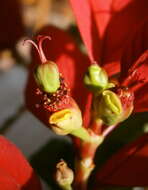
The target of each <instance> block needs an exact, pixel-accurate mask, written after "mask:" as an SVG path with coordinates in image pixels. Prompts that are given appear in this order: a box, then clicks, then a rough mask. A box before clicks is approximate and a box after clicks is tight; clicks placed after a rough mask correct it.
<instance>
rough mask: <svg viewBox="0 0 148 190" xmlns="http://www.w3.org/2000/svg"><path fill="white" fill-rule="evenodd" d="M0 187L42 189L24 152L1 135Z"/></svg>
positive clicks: (28, 189)
mask: <svg viewBox="0 0 148 190" xmlns="http://www.w3.org/2000/svg"><path fill="white" fill-rule="evenodd" d="M0 189H2V190H22V189H23V190H32V189H35V190H41V185H40V182H39V180H38V178H37V176H36V175H35V173H34V171H33V169H32V168H31V166H30V165H29V164H28V162H27V161H26V160H25V158H24V156H23V155H22V153H21V152H20V151H19V150H18V149H17V148H16V147H15V145H14V144H12V143H11V142H9V141H8V140H7V139H6V138H4V137H3V136H0Z"/></svg>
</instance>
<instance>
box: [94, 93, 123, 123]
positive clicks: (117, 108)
mask: <svg viewBox="0 0 148 190" xmlns="http://www.w3.org/2000/svg"><path fill="white" fill-rule="evenodd" d="M95 103H96V105H95V109H96V112H97V115H98V117H100V118H101V119H102V120H103V122H104V123H105V124H106V125H108V126H110V125H115V124H117V123H118V122H120V120H121V117H122V113H123V108H122V104H121V101H120V98H119V97H118V96H117V95H116V94H115V93H114V92H112V91H110V90H105V91H104V92H103V93H102V95H101V98H100V99H99V101H98V100H97V102H95Z"/></svg>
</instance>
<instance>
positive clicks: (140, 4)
mask: <svg viewBox="0 0 148 190" xmlns="http://www.w3.org/2000/svg"><path fill="white" fill-rule="evenodd" d="M147 7H148V1H147V0H134V1H133V0H125V1H122V0H115V1H112V4H111V8H110V15H111V16H110V20H109V22H108V25H107V27H106V30H105V33H104V39H103V47H102V61H103V63H104V64H108V63H111V62H116V61H119V60H120V58H121V56H122V53H123V51H124V48H125V46H126V43H127V42H128V41H129V40H130V38H131V36H132V35H133V33H134V32H135V30H137V28H139V26H140V25H141V23H142V22H143V21H144V20H145V18H146V17H147Z"/></svg>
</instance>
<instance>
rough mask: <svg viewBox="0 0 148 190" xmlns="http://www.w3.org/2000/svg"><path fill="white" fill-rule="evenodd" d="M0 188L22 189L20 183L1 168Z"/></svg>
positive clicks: (3, 189) (8, 189)
mask: <svg viewBox="0 0 148 190" xmlns="http://www.w3.org/2000/svg"><path fill="white" fill-rule="evenodd" d="M0 189H2V190H20V189H21V188H20V185H19V184H18V183H17V182H16V181H15V179H14V178H12V177H11V176H10V175H8V174H7V173H6V172H5V171H3V170H1V169H0Z"/></svg>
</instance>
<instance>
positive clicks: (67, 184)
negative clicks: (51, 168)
mask: <svg viewBox="0 0 148 190" xmlns="http://www.w3.org/2000/svg"><path fill="white" fill-rule="evenodd" d="M56 168H57V171H56V174H55V179H56V182H57V184H58V185H59V186H60V187H61V188H62V189H63V190H71V189H72V188H71V184H72V182H73V180H74V173H73V171H72V170H71V169H70V168H69V167H68V166H67V164H66V162H64V161H63V160H61V161H60V162H59V163H58V164H57V166H56Z"/></svg>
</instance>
